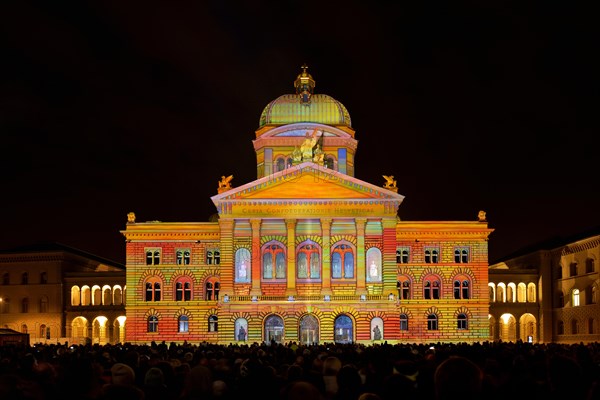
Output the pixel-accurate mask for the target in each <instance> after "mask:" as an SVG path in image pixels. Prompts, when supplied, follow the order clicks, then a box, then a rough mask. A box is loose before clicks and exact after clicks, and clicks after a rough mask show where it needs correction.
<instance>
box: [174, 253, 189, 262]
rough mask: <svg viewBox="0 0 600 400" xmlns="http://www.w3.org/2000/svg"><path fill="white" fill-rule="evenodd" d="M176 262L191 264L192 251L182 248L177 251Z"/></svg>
mask: <svg viewBox="0 0 600 400" xmlns="http://www.w3.org/2000/svg"><path fill="white" fill-rule="evenodd" d="M175 262H176V263H177V265H189V264H190V251H189V250H185V249H181V250H177V252H176V253H175Z"/></svg>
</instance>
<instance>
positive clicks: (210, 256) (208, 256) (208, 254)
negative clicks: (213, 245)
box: [206, 250, 214, 265]
mask: <svg viewBox="0 0 600 400" xmlns="http://www.w3.org/2000/svg"><path fill="white" fill-rule="evenodd" d="M213 262H214V259H213V252H212V251H211V250H207V251H206V263H207V264H209V265H210V264H212V263H213Z"/></svg>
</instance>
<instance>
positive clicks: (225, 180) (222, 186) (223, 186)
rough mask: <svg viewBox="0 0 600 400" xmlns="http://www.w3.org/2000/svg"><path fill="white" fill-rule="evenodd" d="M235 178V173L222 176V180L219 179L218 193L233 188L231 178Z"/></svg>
mask: <svg viewBox="0 0 600 400" xmlns="http://www.w3.org/2000/svg"><path fill="white" fill-rule="evenodd" d="M232 179H233V175H229V176H225V175H223V176H221V181H219V188H218V189H217V192H218V193H223V192H226V191H228V190H230V189H231V180H232Z"/></svg>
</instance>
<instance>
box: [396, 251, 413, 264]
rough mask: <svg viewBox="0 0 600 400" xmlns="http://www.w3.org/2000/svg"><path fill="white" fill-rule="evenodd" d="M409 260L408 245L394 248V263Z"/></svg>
mask: <svg viewBox="0 0 600 400" xmlns="http://www.w3.org/2000/svg"><path fill="white" fill-rule="evenodd" d="M409 262H410V247H398V248H397V249H396V263H397V264H408V263H409Z"/></svg>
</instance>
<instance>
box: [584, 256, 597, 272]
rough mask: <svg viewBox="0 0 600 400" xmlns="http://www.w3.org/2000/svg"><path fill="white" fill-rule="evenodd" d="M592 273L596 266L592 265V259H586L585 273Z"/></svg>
mask: <svg viewBox="0 0 600 400" xmlns="http://www.w3.org/2000/svg"><path fill="white" fill-rule="evenodd" d="M592 272H596V266H595V265H594V259H593V258H588V259H587V260H585V273H586V274H591V273H592Z"/></svg>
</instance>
